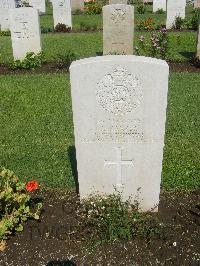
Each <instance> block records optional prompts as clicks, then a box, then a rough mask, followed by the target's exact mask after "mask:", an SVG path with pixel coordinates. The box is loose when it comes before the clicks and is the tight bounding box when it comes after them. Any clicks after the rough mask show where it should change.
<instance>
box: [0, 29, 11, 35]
mask: <svg viewBox="0 0 200 266" xmlns="http://www.w3.org/2000/svg"><path fill="white" fill-rule="evenodd" d="M10 35H11V33H10V30H2V31H0V36H10Z"/></svg>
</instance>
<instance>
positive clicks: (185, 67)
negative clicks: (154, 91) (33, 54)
mask: <svg viewBox="0 0 200 266" xmlns="http://www.w3.org/2000/svg"><path fill="white" fill-rule="evenodd" d="M168 64H169V67H170V71H172V72H197V73H200V68H197V67H195V66H194V65H192V64H191V63H190V62H168ZM68 72H69V67H67V66H63V67H61V66H59V65H58V64H56V63H47V64H44V65H42V67H40V68H36V69H32V70H31V69H19V70H11V69H10V68H9V67H8V66H6V65H0V75H11V74H16V75H17V74H18V75H23V74H45V73H46V74H48V73H68Z"/></svg>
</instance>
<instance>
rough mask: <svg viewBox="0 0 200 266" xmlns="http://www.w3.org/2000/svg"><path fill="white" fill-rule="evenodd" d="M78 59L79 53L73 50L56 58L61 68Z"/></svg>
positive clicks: (67, 66)
mask: <svg viewBox="0 0 200 266" xmlns="http://www.w3.org/2000/svg"><path fill="white" fill-rule="evenodd" d="M77 59H78V58H77V55H76V54H75V53H74V52H72V51H71V50H69V51H68V52H67V53H66V54H64V55H63V54H62V55H61V54H60V55H57V56H56V58H55V60H56V61H57V64H58V66H59V68H69V67H70V65H71V63H72V62H73V61H75V60H77Z"/></svg>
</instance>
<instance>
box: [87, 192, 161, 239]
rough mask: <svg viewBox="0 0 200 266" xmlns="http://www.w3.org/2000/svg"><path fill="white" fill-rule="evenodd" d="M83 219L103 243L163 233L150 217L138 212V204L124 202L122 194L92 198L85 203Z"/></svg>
mask: <svg viewBox="0 0 200 266" xmlns="http://www.w3.org/2000/svg"><path fill="white" fill-rule="evenodd" d="M83 219H84V221H85V223H86V225H88V226H90V228H92V229H93V230H94V232H95V235H96V236H97V237H99V238H100V239H101V240H102V241H115V240H117V239H130V238H131V237H134V236H143V237H145V238H147V237H150V235H151V234H155V233H156V234H157V233H159V234H160V232H161V231H162V230H160V229H161V228H160V227H159V225H156V223H155V222H153V220H152V219H151V217H150V216H148V215H147V214H144V213H139V212H138V204H137V202H136V201H135V204H134V205H133V204H131V203H130V201H129V200H127V201H126V202H123V201H122V199H121V194H120V193H117V194H111V195H108V196H104V197H103V196H100V195H97V196H91V197H90V198H89V199H87V200H85V201H83Z"/></svg>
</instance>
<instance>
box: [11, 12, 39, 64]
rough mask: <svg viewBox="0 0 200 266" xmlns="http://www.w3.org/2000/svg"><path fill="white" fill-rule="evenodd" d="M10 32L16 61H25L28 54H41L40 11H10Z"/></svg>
mask: <svg viewBox="0 0 200 266" xmlns="http://www.w3.org/2000/svg"><path fill="white" fill-rule="evenodd" d="M10 30H11V39H12V48H13V56H14V59H15V60H16V59H24V58H25V57H26V54H27V53H28V52H34V53H35V54H37V53H39V52H41V41H40V25H39V14H38V10H37V9H34V8H32V7H21V8H16V9H11V10H10Z"/></svg>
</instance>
